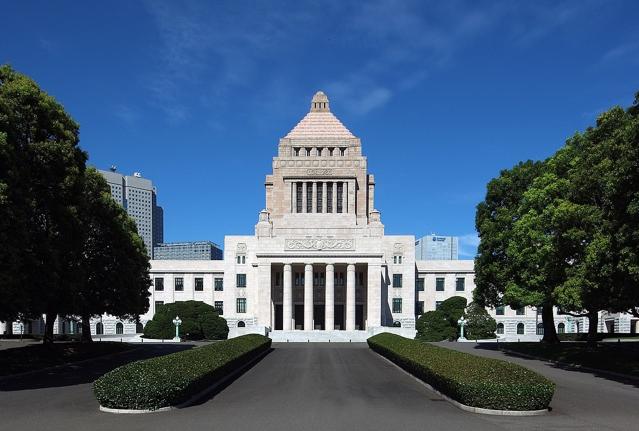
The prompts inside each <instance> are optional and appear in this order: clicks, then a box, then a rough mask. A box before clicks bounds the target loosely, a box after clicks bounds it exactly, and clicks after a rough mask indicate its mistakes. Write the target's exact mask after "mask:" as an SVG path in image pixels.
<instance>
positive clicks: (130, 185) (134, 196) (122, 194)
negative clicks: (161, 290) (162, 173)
mask: <svg viewBox="0 0 639 431" xmlns="http://www.w3.org/2000/svg"><path fill="white" fill-rule="evenodd" d="M98 172H100V174H102V176H103V177H104V178H105V179H106V181H107V183H108V184H109V187H111V195H112V196H113V199H115V200H116V201H117V202H118V203H119V204H120V205H122V206H123V207H124V208H125V209H126V211H127V213H128V214H129V216H130V217H131V218H132V219H133V220H134V221H135V224H136V225H137V227H138V233H139V234H140V236H141V237H142V240H143V241H144V245H145V246H146V250H147V252H148V254H149V257H151V258H153V246H154V245H155V244H159V243H161V242H163V241H164V212H163V210H162V207H159V206H158V205H157V193H156V189H155V187H153V182H152V181H151V180H149V179H146V178H142V175H141V174H140V173H139V172H136V173H134V174H133V175H122V174H120V173H118V172H116V171H115V167H114V166H113V167H111V170H109V171H103V170H100V169H98Z"/></svg>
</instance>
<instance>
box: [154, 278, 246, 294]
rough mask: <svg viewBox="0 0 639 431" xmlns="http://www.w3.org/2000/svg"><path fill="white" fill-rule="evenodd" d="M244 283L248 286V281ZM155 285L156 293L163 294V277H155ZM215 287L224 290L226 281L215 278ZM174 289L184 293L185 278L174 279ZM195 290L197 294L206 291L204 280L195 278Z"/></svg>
mask: <svg viewBox="0 0 639 431" xmlns="http://www.w3.org/2000/svg"><path fill="white" fill-rule="evenodd" d="M244 283H245V284H246V279H245V280H244ZM153 284H154V288H155V290H156V291H158V292H161V291H163V290H164V278H163V277H155V279H154V281H153ZM213 285H214V289H215V290H216V291H222V290H224V279H223V278H218V277H216V278H214V279H213ZM173 288H174V289H175V291H176V292H182V291H184V277H175V278H174V279H173ZM194 289H195V291H196V292H202V291H204V278H202V277H195V284H194Z"/></svg>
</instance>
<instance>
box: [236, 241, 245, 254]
mask: <svg viewBox="0 0 639 431" xmlns="http://www.w3.org/2000/svg"><path fill="white" fill-rule="evenodd" d="M237 251H238V253H246V243H243V242H240V243H238V244H237Z"/></svg>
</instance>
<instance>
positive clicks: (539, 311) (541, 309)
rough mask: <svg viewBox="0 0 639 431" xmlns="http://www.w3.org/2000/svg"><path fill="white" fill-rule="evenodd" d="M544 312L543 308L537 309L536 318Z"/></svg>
mask: <svg viewBox="0 0 639 431" xmlns="http://www.w3.org/2000/svg"><path fill="white" fill-rule="evenodd" d="M543 311H544V307H537V316H541V313H543Z"/></svg>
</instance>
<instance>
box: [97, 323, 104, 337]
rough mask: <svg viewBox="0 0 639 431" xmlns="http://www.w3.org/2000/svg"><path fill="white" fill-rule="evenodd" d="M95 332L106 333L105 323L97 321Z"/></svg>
mask: <svg viewBox="0 0 639 431" xmlns="http://www.w3.org/2000/svg"><path fill="white" fill-rule="evenodd" d="M95 333H96V335H102V334H104V325H103V324H102V322H98V323H96V325H95Z"/></svg>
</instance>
